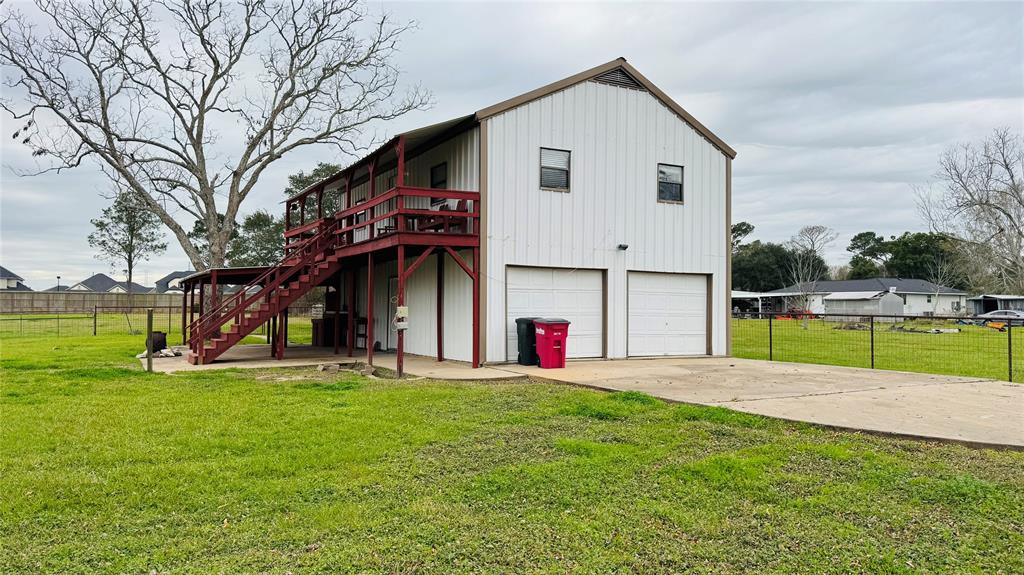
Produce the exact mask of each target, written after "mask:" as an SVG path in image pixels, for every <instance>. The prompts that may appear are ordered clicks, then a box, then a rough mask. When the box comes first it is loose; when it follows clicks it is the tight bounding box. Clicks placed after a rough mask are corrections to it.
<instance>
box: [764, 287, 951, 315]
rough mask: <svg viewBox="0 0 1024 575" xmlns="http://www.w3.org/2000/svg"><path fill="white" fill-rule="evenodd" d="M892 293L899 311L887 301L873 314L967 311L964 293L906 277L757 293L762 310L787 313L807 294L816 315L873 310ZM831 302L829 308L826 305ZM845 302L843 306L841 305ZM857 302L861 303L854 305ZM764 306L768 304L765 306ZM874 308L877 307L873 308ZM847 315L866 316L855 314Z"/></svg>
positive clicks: (810, 307) (786, 288)
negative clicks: (874, 303) (828, 312)
mask: <svg viewBox="0 0 1024 575" xmlns="http://www.w3.org/2000/svg"><path fill="white" fill-rule="evenodd" d="M885 293H893V294H896V295H897V296H899V297H900V299H901V300H902V301H903V305H902V311H899V312H894V311H893V307H892V304H891V303H888V302H886V303H885V304H884V306H883V307H884V311H883V308H879V311H876V312H873V313H901V314H903V315H957V314H963V313H965V312H966V311H967V309H966V300H967V293H966V292H963V291H960V290H957V289H954V288H950V287H946V286H940V285H936V284H934V283H932V282H929V281H925V280H919V279H905V278H871V279H857V280H836V281H820V282H817V283H815V284H814V288H813V289H812V290H810V293H809V294H804V293H803V292H802V290H800V288H799V286H796V285H791V286H787V287H784V288H781V289H777V290H774V291H770V292H766V293H763V294H760V297H761V298H762V305H763V306H764V310H765V311H769V306H770V311H777V312H779V311H788V310H789V309H790V308H792V307H794V306H797V305H801V304H797V303H795V301H796V300H798V299H801V298H802V297H803V296H804V295H809V297H808V299H809V300H810V301H809V305H808V306H807V307H808V309H809V311H811V312H812V313H816V314H822V313H826V312H827V311H831V312H832V313H842V312H841V311H840V310H839V308H845V309H851V310H852V309H861V308H864V306H867V307H868V308H871V307H872V304H871V302H872V301H874V302H878V301H880V300H881V299H882V294H885ZM829 302H831V305H829ZM840 302H845V303H840ZM854 302H860V303H854ZM766 304H767V305H766ZM876 307H877V306H876ZM850 313H867V311H854V312H850Z"/></svg>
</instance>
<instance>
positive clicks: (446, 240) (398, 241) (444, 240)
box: [185, 58, 736, 364]
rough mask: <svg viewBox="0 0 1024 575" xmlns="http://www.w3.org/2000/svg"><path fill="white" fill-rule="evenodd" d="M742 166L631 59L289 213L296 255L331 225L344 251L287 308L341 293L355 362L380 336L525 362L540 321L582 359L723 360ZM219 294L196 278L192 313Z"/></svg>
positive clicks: (426, 141)
mask: <svg viewBox="0 0 1024 575" xmlns="http://www.w3.org/2000/svg"><path fill="white" fill-rule="evenodd" d="M735 155H736V153H735V151H733V149H732V148H730V147H729V146H728V145H727V144H726V143H725V142H724V141H722V140H721V139H720V138H719V137H717V136H716V135H715V134H713V133H712V132H711V131H710V130H709V129H708V128H706V127H705V126H704V125H703V124H701V123H700V122H698V121H697V120H696V119H695V118H693V116H691V115H690V114H689V113H687V112H686V111H685V110H684V109H683V108H682V107H681V106H680V105H679V104H677V103H676V102H675V101H673V100H672V99H671V98H670V97H669V96H668V95H666V94H665V93H664V92H662V91H661V90H660V89H659V88H658V87H656V86H655V85H654V84H653V83H651V82H650V81H649V80H648V79H646V78H645V77H644V76H643V75H642V74H640V72H639V71H637V70H636V69H635V68H633V67H632V66H631V65H629V64H628V63H627V62H626V61H625V59H622V58H619V59H616V60H613V61H611V62H608V63H605V64H602V65H600V66H597V67H595V68H592V69H590V70H586V71H584V72H581V73H579V74H576V75H574V76H570V77H568V78H565V79H563V80H560V81H558V82H554V83H552V84H549V85H547V86H544V87H541V88H538V89H536V90H533V91H531V92H528V93H526V94H522V95H520V96H517V97H515V98H512V99H510V100H506V101H504V102H501V103H498V104H495V105H493V106H489V107H487V108H484V109H481V110H478V111H477V112H475V113H471V114H469V115H466V116H462V117H459V118H454V119H452V120H450V121H447V122H442V123H439V124H435V125H432V126H427V127H425V128H420V129H417V130H412V131H409V132H405V133H403V134H399V135H398V136H396V137H395V138H394V139H393V140H392V141H390V142H389V143H387V144H385V145H384V146H382V147H381V148H380V149H378V150H377V151H375V152H373V153H372V154H371V155H369V156H367V157H366V158H363V159H361V160H359V161H357V162H355V163H354V164H352V165H350V166H348V167H347V168H345V169H344V170H342V171H341V172H339V173H338V174H336V175H334V176H332V177H330V178H327V179H325V180H323V181H321V182H319V183H317V184H314V185H313V186H310V187H309V188H307V189H306V190H304V191H303V192H301V193H300V194H298V195H296V196H293V197H292V198H290V199H289V200H288V201H287V211H286V213H287V214H288V215H289V217H288V218H287V231H286V232H285V236H286V241H292V242H302V241H306V242H307V243H306V244H302V243H296V244H294V245H297V246H302V245H309V243H308V242H316V241H321V243H330V242H329V241H328V240H326V239H323V238H322V236H321V235H320V234H322V230H324V229H325V228H326V229H330V228H331V226H338V230H339V231H337V232H335V233H337V234H341V235H342V236H343V237H344V239H343V240H342V241H341V242H340V245H339V244H336V243H330V245H331V247H330V250H331V254H332V256H331V257H330V258H329V259H327V260H324V263H323V264H322V270H323V271H320V270H319V269H312V268H311V273H310V274H309V275H308V276H304V278H305V279H303V282H300V283H297V284H295V285H293V286H291V287H292V289H289V290H287V291H286V292H284V293H283V295H281V296H280V297H281V298H282V299H281V301H282V302H290V301H292V298H293V297H295V293H297V292H295V291H294V290H296V289H298V290H303V293H305V291H308V289H307V287H306V284H312V287H315V286H316V285H322V286H331V289H332V291H331V292H330V293H329V294H328V296H327V301H325V308H326V309H327V310H328V315H329V312H330V310H331V309H340V310H346V311H347V310H349V309H354V311H355V313H353V314H349V315H351V316H352V319H351V323H355V326H356V327H355V329H356V331H357V332H358V334H357V336H356V337H355V338H351V337H349V338H343V339H348V340H351V339H355V340H356V343H355V345H356V346H357V347H364V346H365V345H366V342H365V341H364V339H365V338H367V334H366V332H367V331H369V332H370V334H369V335H368V339H369V340H370V341H371V343H375V344H377V345H379V347H380V348H381V349H393V348H397V347H399V346H400V345H401V346H404V351H405V352H408V353H414V354H419V355H425V356H433V355H435V354H436V355H437V356H438V357H439V358H441V357H444V358H448V359H459V360H465V361H472V362H473V363H474V364H479V363H482V362H491V363H498V362H507V361H515V359H516V355H517V350H516V340H515V327H516V324H515V319H516V318H517V317H526V316H535V317H552V316H553V317H561V318H565V319H568V320H569V321H570V322H571V323H572V325H571V327H570V328H569V340H568V345H567V355H568V357H570V358H625V357H633V356H676V355H679V356H683V355H706V354H713V355H726V354H728V353H729V352H730V350H729V341H730V338H729V334H728V330H729V326H730V322H729V319H728V318H729V309H730V303H729V293H730V261H729V258H730V234H729V230H730V195H731V173H732V171H731V170H732V168H731V165H732V159H733V158H734V157H735ZM444 190H447V192H444V193H443V191H444ZM384 199H386V200H387V201H386V202H384V203H381V202H382V200H384ZM364 205H365V206H366V207H363V206H364ZM438 232H441V233H438ZM317 238H321V239H320V240H318V239H317ZM317 245H318V246H319V244H317ZM399 248H401V249H404V250H405V251H404V252H399V253H398V254H396V253H395V250H397V249H399ZM427 248H429V249H427ZM317 249H320V248H319V247H318V248H317ZM417 254H420V255H421V256H422V257H417ZM423 254H426V255H423ZM456 255H458V257H456ZM368 256H369V257H368ZM428 256H429V257H428ZM317 257H321V256H317ZM336 259H340V261H337V262H336V261H335V260H336ZM371 260H372V263H370V261H371ZM399 262H402V263H399ZM456 264H458V265H456ZM440 266H443V267H442V268H441V269H440V270H439V267H440ZM477 266H479V267H477ZM410 268H411V269H412V270H413V271H412V272H409V271H408V270H409V269H410ZM368 269H372V270H373V276H374V277H373V278H372V280H370V281H368V279H369V278H367V270H368ZM399 269H402V270H405V272H404V273H401V274H400V273H399V271H398V270H399ZM477 269H479V271H480V273H479V274H477V275H476V279H474V276H473V272H474V271H475V270H477ZM464 272H465V273H464ZM257 273H258V270H257V271H252V272H243V271H238V272H233V271H231V269H224V270H221V271H219V272H218V274H219V280H217V281H219V282H221V283H222V284H223V283H225V282H227V283H230V282H232V281H235V282H238V283H242V282H244V281H245V280H247V279H248V280H252V278H254V277H255V275H256V274H257ZM232 277H234V278H235V279H234V280H232V279H230V278H232ZM212 281H213V277H212V273H211V272H201V273H198V274H195V275H193V276H190V277H189V278H186V280H185V290H186V298H188V297H189V294H191V293H192V292H194V291H195V290H196V289H197V286H200V285H206V286H209V284H210V283H211V282H212ZM400 284H401V285H400ZM198 289H202V288H198ZM309 289H311V287H310V288H309ZM371 289H372V293H373V298H372V299H373V312H372V314H370V313H368V312H369V310H368V309H367V308H368V306H367V297H366V294H367V293H368V292H369V290H371ZM350 291H351V292H353V293H351V294H350V293H349V292H350ZM263 294H264V295H263V296H261V297H265V298H267V299H268V301H269V302H270V303H269V304H268V305H267V306H265V307H267V308H268V309H270V310H271V311H269V312H260V313H261V315H259V317H256V316H254V317H252V319H251V320H250V322H249V323H255V322H267V321H270V317H269V315H268V314H270V313H279V312H280V309H283V308H284V307H285V305H286V303H280V304H277V305H275V301H276V300H275V299H274V298H275V297H277V296H275V292H274V291H273V290H271V289H266V290H265V291H264V292H263ZM477 298H478V301H477ZM200 300H201V298H200ZM195 301H199V300H195ZM332 301H335V302H337V303H332ZM349 302H350V303H349ZM398 306H401V308H402V311H403V312H404V311H407V313H408V316H407V317H408V321H407V326H408V328H407V330H405V332H404V333H403V334H402V337H403V338H404V340H403V341H402V343H401V344H399V342H398V333H397V332H396V328H395V325H396V322H395V321H394V317H395V313H396V311H398V309H397V308H398ZM405 308H408V309H407V310H406V309H405ZM275 309H276V311H275ZM368 315H370V316H372V317H371V320H370V321H369V322H368V323H369V325H368V326H367V327H368V329H367V328H362V327H360V323H359V322H360V321H365V318H366V317H367V316H368ZM225 317H226V315H225ZM219 320H220V318H212V321H219ZM249 323H246V324H244V325H243V326H242V330H243V331H244V330H247V329H249ZM351 323H350V325H351ZM403 323H405V322H403ZM226 337H227V338H228V340H226V341H225V342H223V343H221V342H213V343H211V344H209V345H207V347H205V348H201V347H199V346H198V345H196V346H195V349H194V353H195V355H196V356H199V355H204V354H205V357H197V358H195V359H194V360H195V361H199V362H206V361H212V359H211V358H215V357H216V356H217V355H218V354H219V353H222V352H223V348H226V347H229V346H230V345H233V342H234V341H235V340H237V339H239V337H238V336H237V334H234V333H232V334H229V335H228V336H226ZM439 344H440V345H439ZM442 347H443V351H442ZM280 354H283V350H282V351H281V352H280V353H279V356H280ZM190 360H192V359H190Z"/></svg>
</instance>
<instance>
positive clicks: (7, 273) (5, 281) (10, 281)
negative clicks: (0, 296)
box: [0, 266, 32, 291]
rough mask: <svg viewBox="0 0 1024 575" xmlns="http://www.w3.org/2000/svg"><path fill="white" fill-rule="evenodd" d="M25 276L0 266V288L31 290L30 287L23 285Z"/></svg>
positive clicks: (6, 289) (5, 289)
mask: <svg viewBox="0 0 1024 575" xmlns="http://www.w3.org/2000/svg"><path fill="white" fill-rule="evenodd" d="M24 282H25V278H23V277H21V276H19V275H18V274H16V273H14V272H12V271H11V270H9V269H7V268H5V267H3V266H0V290H4V291H32V288H30V287H28V286H27V285H25V283H24Z"/></svg>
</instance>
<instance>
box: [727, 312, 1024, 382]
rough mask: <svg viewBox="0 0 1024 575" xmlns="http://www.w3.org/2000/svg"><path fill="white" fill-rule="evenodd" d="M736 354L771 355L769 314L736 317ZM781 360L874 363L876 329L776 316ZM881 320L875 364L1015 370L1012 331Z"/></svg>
mask: <svg viewBox="0 0 1024 575" xmlns="http://www.w3.org/2000/svg"><path fill="white" fill-rule="evenodd" d="M732 322H733V323H732V326H733V329H732V338H733V339H732V341H733V354H734V355H735V356H736V357H743V358H748V359H768V320H756V319H734V320H732ZM772 323H773V325H772V347H773V349H774V354H773V359H774V360H775V361H795V362H801V363H822V364H828V365H845V366H850V367H871V334H870V333H869V332H868V331H848V330H840V329H835V327H836V326H837V325H839V324H837V323H835V322H825V321H822V320H811V321H809V322H808V323H807V326H806V329H805V328H804V325H803V322H801V321H799V320H775V321H773V322H772ZM892 325H893V324H883V323H877V324H875V367H876V368H877V369H893V370H899V371H915V372H922V373H938V374H947V375H963V376H969V377H988V378H993V379H1002V380H1006V379H1007V376H1008V373H1009V368H1008V367H1009V366H1008V359H1009V358H1008V351H1009V349H1008V341H1007V334H1006V332H999V331H996V330H994V329H991V328H987V327H978V326H972V325H966V326H964V325H954V324H952V323H949V324H944V323H935V324H934V326H933V325H932V324H922V323H917V324H911V323H908V324H897V325H906V326H907V327H910V326H914V327H917V328H919V329H924V328H928V327H944V328H945V327H949V328H953V327H955V328H960V329H961V330H962V331H961V332H960V333H941V334H931V333H913V332H909V333H908V332H901V331H894V330H892V329H890V327H891V326H892ZM1012 344H1013V362H1014V365H1013V380H1014V381H1016V382H1024V328H1020V327H1017V328H1014V333H1013V342H1012Z"/></svg>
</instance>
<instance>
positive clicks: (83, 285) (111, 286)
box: [47, 274, 152, 293]
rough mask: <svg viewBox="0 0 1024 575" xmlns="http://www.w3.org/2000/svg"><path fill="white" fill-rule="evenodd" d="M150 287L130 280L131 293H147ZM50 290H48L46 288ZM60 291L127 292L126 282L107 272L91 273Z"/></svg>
mask: <svg viewBox="0 0 1024 575" xmlns="http://www.w3.org/2000/svg"><path fill="white" fill-rule="evenodd" d="M151 289H152V288H148V287H145V286H141V285H139V284H137V283H135V282H132V289H131V292H132V293H147V292H149V291H150V290H151ZM47 291H50V290H47ZM60 291H70V292H96V293H128V282H119V281H117V280H115V279H114V278H112V277H110V276H108V275H107V274H93V275H91V276H89V277H88V278H86V279H84V280H82V281H80V282H78V283H76V284H71V286H70V287H67V288H64V287H62V288H61V290H60Z"/></svg>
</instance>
